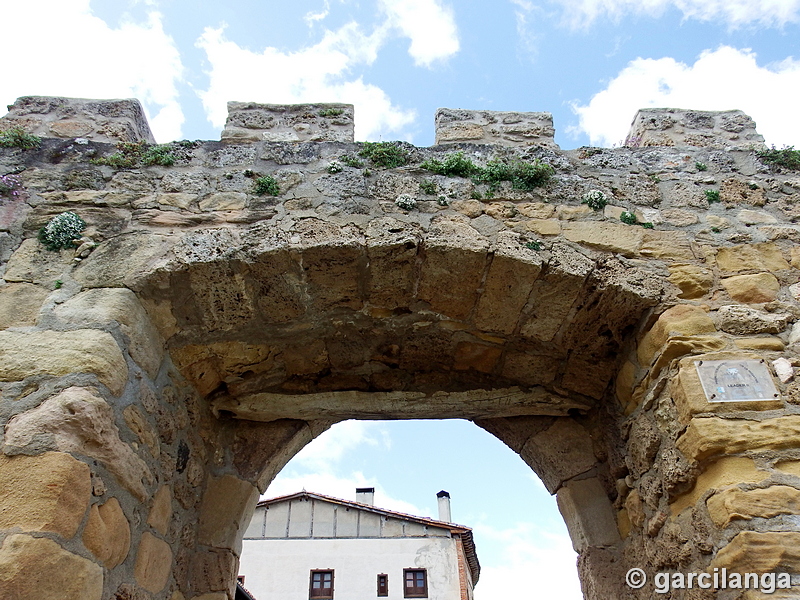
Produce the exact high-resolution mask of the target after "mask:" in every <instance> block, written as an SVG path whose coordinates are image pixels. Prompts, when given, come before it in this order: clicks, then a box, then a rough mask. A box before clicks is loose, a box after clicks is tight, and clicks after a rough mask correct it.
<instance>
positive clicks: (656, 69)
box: [0, 0, 800, 148]
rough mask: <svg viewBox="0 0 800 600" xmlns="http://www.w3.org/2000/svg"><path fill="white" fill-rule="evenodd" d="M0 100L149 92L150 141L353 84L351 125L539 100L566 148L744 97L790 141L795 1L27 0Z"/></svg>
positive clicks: (796, 55) (12, 36) (393, 129)
mask: <svg viewBox="0 0 800 600" xmlns="http://www.w3.org/2000/svg"><path fill="white" fill-rule="evenodd" d="M4 16H5V17H6V23H20V24H21V25H20V26H15V27H7V28H5V31H4V35H3V36H2V39H0V49H2V50H3V55H4V56H5V57H10V58H11V60H7V61H6V65H5V66H4V77H3V79H2V81H1V82H0V102H4V103H11V102H13V100H14V99H15V98H16V97H18V96H21V95H26V94H52V95H69V96H83V97H130V96H136V97H139V98H140V99H142V101H143V102H144V104H145V107H146V109H147V111H148V114H149V115H150V119H151V124H152V126H153V129H154V131H155V134H156V138H157V139H158V141H161V142H165V141H170V140H172V139H182V138H188V139H218V136H219V132H220V130H221V128H222V126H223V124H224V120H225V117H226V114H227V113H226V108H225V102H226V101H227V100H247V101H250V100H253V101H263V102H277V103H283V102H287V103H289V102H304V101H345V102H352V103H354V104H355V105H356V137H357V139H361V140H364V139H370V140H377V139H383V140H389V139H405V140H409V141H412V142H414V143H415V144H417V145H421V146H426V145H430V144H432V143H433V115H434V111H435V110H436V108H438V107H449V108H472V109H475V108H483V109H495V110H521V111H549V112H552V113H553V115H554V119H555V125H556V131H557V133H556V140H557V142H558V143H559V144H560V145H561V146H562V147H563V148H574V147H578V146H581V145H585V144H595V145H604V146H612V145H614V144H617V143H619V142H620V141H621V140H622V139H623V138H624V136H625V133H626V132H627V128H628V125H629V124H630V121H631V119H632V118H633V115H634V113H635V111H636V109H637V108H639V107H644V106H665V105H669V106H677V107H682V108H697V109H706V110H715V109H728V108H741V109H743V110H745V111H746V112H748V113H749V114H751V116H753V117H754V118H755V119H756V121H757V123H758V127H759V130H760V131H761V132H762V133H763V134H764V135H765V136H766V138H767V142H768V143H772V144H776V145H778V146H782V145H798V146H800V120H798V119H796V118H789V119H785V118H784V116H786V115H788V116H790V117H793V116H794V115H793V111H794V110H795V104H796V100H795V99H796V97H797V92H798V91H800V48H799V47H798V45H799V43H798V40H799V39H800V35H798V33H800V32H799V31H798V23H799V22H800V0H538V1H534V0H498V1H496V2H478V1H477V0H464V1H453V0H450V1H448V0H309V1H298V2H274V1H269V2H267V1H255V0H229V1H226V2H198V1H195V2H188V1H187V0H129V1H128V2H125V1H124V0H93V1H90V0H29V1H28V2H25V3H15V4H12V5H10V6H8V7H6V8H5V9H4Z"/></svg>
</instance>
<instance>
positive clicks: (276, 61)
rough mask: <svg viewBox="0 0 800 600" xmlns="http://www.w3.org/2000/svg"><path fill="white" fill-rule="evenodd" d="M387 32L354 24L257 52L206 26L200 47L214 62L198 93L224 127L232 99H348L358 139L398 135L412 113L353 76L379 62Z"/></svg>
mask: <svg viewBox="0 0 800 600" xmlns="http://www.w3.org/2000/svg"><path fill="white" fill-rule="evenodd" d="M385 36H386V31H385V29H384V28H378V29H376V30H375V31H374V32H373V33H372V34H370V35H366V34H364V33H363V32H362V31H361V29H360V27H359V26H358V25H357V24H356V23H352V22H351V23H348V24H347V25H344V26H343V27H341V28H340V29H338V30H336V31H326V32H325V35H324V36H323V39H322V40H321V41H320V42H319V43H317V44H316V45H314V46H310V47H307V48H303V49H302V50H298V51H296V52H286V53H284V52H281V51H279V50H278V49H276V48H270V47H268V48H265V49H264V51H263V52H260V53H257V52H252V51H250V50H247V49H245V48H242V47H240V46H239V45H238V44H236V43H235V42H233V41H230V40H228V39H226V38H225V36H224V27H220V28H216V29H215V28H210V27H209V28H206V30H205V31H204V33H203V35H202V36H201V37H200V39H199V40H198V41H197V46H198V47H200V48H202V49H203V50H205V52H206V55H207V57H208V62H209V63H210V65H211V71H210V72H209V79H210V82H209V87H208V89H207V90H205V91H202V92H199V95H200V98H201V99H202V101H203V106H204V107H205V110H206V114H207V115H208V119H209V121H211V123H212V124H213V125H214V126H215V127H219V128H222V126H223V125H224V124H225V119H226V118H227V107H226V104H227V102H228V101H229V100H241V101H254V102H265V103H277V104H296V103H302V102H348V103H352V104H354V105H355V110H356V114H355V127H356V139H359V140H364V139H376V138H377V137H379V136H381V135H388V134H390V133H395V134H396V133H397V132H399V131H400V130H401V129H402V128H403V127H405V126H406V125H408V124H410V123H411V122H412V121H413V120H414V113H413V111H408V110H403V109H401V108H398V107H397V106H395V105H393V104H392V102H391V100H390V99H389V96H388V95H387V94H386V93H385V92H384V91H383V90H381V89H380V88H378V87H376V86H374V85H371V84H367V83H364V82H363V80H362V79H361V77H353V76H352V75H351V70H352V69H353V68H354V67H356V66H358V65H360V64H366V65H369V64H372V63H373V62H374V61H375V59H376V58H377V52H378V49H379V48H380V46H381V44H382V43H383V41H384V39H385Z"/></svg>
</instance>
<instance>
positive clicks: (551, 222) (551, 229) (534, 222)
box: [525, 219, 561, 235]
mask: <svg viewBox="0 0 800 600" xmlns="http://www.w3.org/2000/svg"><path fill="white" fill-rule="evenodd" d="M525 227H526V229H527V230H528V231H532V232H534V233H538V234H539V235H561V222H560V221H559V220H558V219H531V220H530V221H525Z"/></svg>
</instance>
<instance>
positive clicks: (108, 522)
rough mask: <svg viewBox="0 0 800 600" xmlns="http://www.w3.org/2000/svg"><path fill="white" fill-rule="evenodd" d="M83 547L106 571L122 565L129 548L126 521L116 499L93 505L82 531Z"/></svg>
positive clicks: (129, 535) (128, 532) (128, 526)
mask: <svg viewBox="0 0 800 600" xmlns="http://www.w3.org/2000/svg"><path fill="white" fill-rule="evenodd" d="M83 545H84V546H86V548H88V549H89V551H90V552H91V553H92V554H94V555H95V556H96V557H97V559H98V560H99V561H100V562H102V563H103V565H104V566H105V567H106V568H107V569H113V568H114V567H116V566H117V565H120V564H122V561H124V560H125V557H126V556H128V551H129V550H130V547H131V529H130V525H128V519H126V518H125V514H124V513H123V512H122V507H121V506H120V505H119V501H118V500H117V499H116V498H111V499H109V500H108V501H107V502H106V503H105V504H93V505H92V508H91V509H90V510H89V519H88V520H87V521H86V527H85V528H84V530H83Z"/></svg>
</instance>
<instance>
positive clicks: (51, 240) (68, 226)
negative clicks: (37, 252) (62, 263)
mask: <svg viewBox="0 0 800 600" xmlns="http://www.w3.org/2000/svg"><path fill="white" fill-rule="evenodd" d="M84 229H86V222H85V221H84V220H83V219H81V218H80V217H79V216H78V215H76V214H75V213H74V212H69V211H67V212H63V213H61V214H60V215H56V216H55V217H53V218H52V219H50V222H49V223H47V225H45V226H44V227H42V228H41V229H40V230H39V241H40V242H41V243H42V244H44V246H45V248H47V249H48V250H61V249H62V248H74V246H75V244H74V242H75V240H77V239H79V238H80V237H81V232H82V231H83V230H84Z"/></svg>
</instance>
